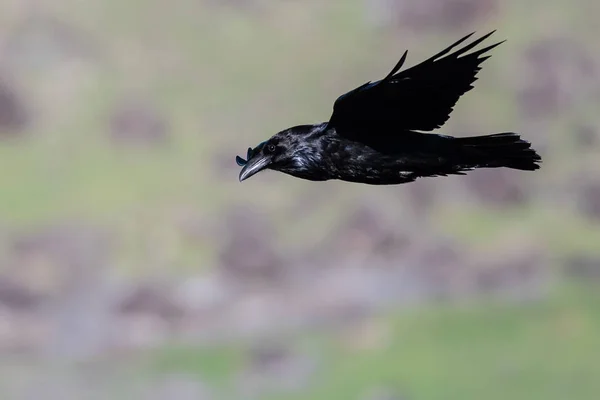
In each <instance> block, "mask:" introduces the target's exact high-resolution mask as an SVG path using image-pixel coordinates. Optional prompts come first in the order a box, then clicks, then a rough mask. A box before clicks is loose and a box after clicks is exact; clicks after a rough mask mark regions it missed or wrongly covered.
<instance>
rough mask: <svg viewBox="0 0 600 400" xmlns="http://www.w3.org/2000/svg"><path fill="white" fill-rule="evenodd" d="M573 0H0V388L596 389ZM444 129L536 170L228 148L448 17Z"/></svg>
mask: <svg viewBox="0 0 600 400" xmlns="http://www.w3.org/2000/svg"><path fill="white" fill-rule="evenodd" d="M597 11H598V4H597V2H595V1H593V0H576V1H571V2H565V1H556V0H550V1H540V0H528V1H516V0H505V1H500V0H420V1H419V2H416V1H408V0H404V1H402V0H343V1H342V0H339V1H338V0H334V1H318V0H287V1H276V0H222V1H219V0H193V1H191V0H174V1H172V2H167V1H158V0H147V1H140V0H127V1H115V0H105V1H99V0H88V1H85V2H83V1H73V0H54V1H49V2H40V1H20V0H3V1H2V2H1V3H0V188H2V189H1V196H0V261H1V263H0V266H1V268H0V354H1V357H0V370H1V374H0V398H2V399H8V400H12V399H19V400H20V399H37V398H44V399H50V400H52V399H60V400H63V399H64V400H70V399H86V400H87V399H153V400H154V399H155V400H165V399H170V400H171V399H172V400H188V399H195V400H196V399H201V400H207V399H208V400H217V399H243V400H246V399H273V400H279V399H281V400H283V399H290V400H291V399H315V400H337V399H339V400H352V399H356V400H437V399H439V400H442V399H443V400H450V399H457V400H458V399H460V400H468V399H473V400H475V399H477V400H479V399H490V400H491V399H507V398H510V399H513V400H519V399H523V400H525V399H526V400H537V399H540V400H542V399H543V400H550V399H557V400H559V399H560V400H562V399H572V400H586V399H590V400H591V399H597V398H598V394H599V393H600V361H599V359H598V355H599V354H600V291H599V288H600V174H599V172H600V117H599V116H598V109H599V108H598V107H599V106H600V45H599V44H598V41H597V38H598V37H599V36H600V26H599V25H598V24H597V14H598V13H597ZM492 29H498V32H497V33H496V34H495V35H494V36H493V39H495V40H503V39H508V41H507V42H506V43H505V44H503V45H502V46H500V47H498V48H497V49H495V50H494V52H493V57H492V58H491V59H490V60H488V61H486V62H485V63H484V67H483V70H482V71H481V72H480V73H479V78H480V80H479V81H477V83H476V88H475V90H473V91H471V92H469V93H468V94H467V95H465V96H464V97H463V98H462V99H461V100H460V102H459V103H458V105H457V107H456V108H455V111H454V113H453V115H452V118H451V120H450V121H449V123H448V124H447V125H446V126H445V127H444V129H443V130H441V132H443V133H446V134H452V135H456V136H465V135H470V134H485V133H495V132H503V131H517V132H520V133H521V134H522V135H523V136H524V138H526V139H527V140H530V141H531V142H532V143H533V145H534V147H535V148H536V149H537V150H538V151H539V152H540V154H541V155H542V157H543V159H544V162H543V168H542V169H541V170H539V171H537V172H535V173H525V172H519V171H509V170H482V171H474V172H472V173H469V174H468V175H467V176H462V177H449V178H432V179H424V180H421V181H419V182H415V183H411V184H408V185H401V186H389V187H375V186H364V185H354V184H348V183H343V182H321V183H311V182H305V181H301V180H297V179H292V178H290V177H288V176H285V175H283V174H278V173H268V172H267V173H263V174H260V175H258V176H256V177H254V178H252V179H251V180H249V181H247V182H244V183H243V184H240V183H239V182H238V180H237V175H238V172H239V167H237V166H236V165H235V161H234V157H235V155H236V154H241V155H244V154H245V150H246V148H247V147H248V146H255V145H256V144H257V143H258V142H260V141H262V140H264V139H266V138H268V137H269V136H271V135H272V134H274V133H276V132H277V131H279V130H282V129H284V128H287V127H290V126H293V125H298V124H303V123H313V122H322V121H326V120H327V119H328V118H329V116H330V113H331V108H332V104H333V101H334V100H335V99H336V98H337V97H338V96H339V95H340V94H342V93H344V92H346V91H348V90H350V89H352V88H354V87H356V86H358V85H360V84H362V83H364V82H366V81H368V80H376V79H379V78H381V77H383V76H385V75H386V74H387V73H388V72H389V70H390V69H391V68H392V67H393V65H395V63H396V62H397V60H398V58H399V57H400V55H401V54H402V52H403V51H404V50H405V49H408V50H409V55H408V61H407V65H413V64H415V63H417V62H419V61H421V60H423V59H425V58H426V57H429V56H430V55H432V54H434V53H435V52H437V51H439V50H441V49H442V48H444V47H446V46H447V45H449V44H451V43H453V42H454V41H456V40H457V39H459V38H460V37H462V36H464V35H465V34H467V33H470V32H471V31H477V32H478V33H479V34H483V33H486V32H487V31H489V30H492Z"/></svg>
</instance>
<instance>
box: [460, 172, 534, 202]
mask: <svg viewBox="0 0 600 400" xmlns="http://www.w3.org/2000/svg"><path fill="white" fill-rule="evenodd" d="M517 175H518V174H517V173H516V172H515V171H511V170H507V169H500V168H495V169H485V170H479V171H477V170H475V171H471V172H469V173H468V174H467V176H464V177H463V179H464V181H465V184H466V185H467V188H468V189H469V190H470V192H472V193H473V194H474V195H475V197H477V198H478V199H479V200H480V201H481V202H483V203H487V204H490V205H494V206H501V207H510V206H515V205H521V204H524V203H527V202H528V201H529V193H528V192H527V191H526V189H525V185H524V184H523V181H521V180H519V177H518V176H517Z"/></svg>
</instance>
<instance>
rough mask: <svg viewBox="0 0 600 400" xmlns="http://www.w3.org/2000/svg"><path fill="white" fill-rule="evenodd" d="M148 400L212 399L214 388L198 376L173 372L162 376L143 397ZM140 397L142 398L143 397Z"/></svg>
mask: <svg viewBox="0 0 600 400" xmlns="http://www.w3.org/2000/svg"><path fill="white" fill-rule="evenodd" d="M141 398H143V399H146V400H212V399H214V398H215V397H214V396H213V393H212V390H211V389H210V388H209V387H208V385H206V384H205V383H204V382H202V381H201V380H199V379H198V377H197V376H195V375H194V376H191V375H190V376H186V375H184V374H171V375H167V376H163V377H161V378H160V379H159V380H158V382H156V383H155V384H154V385H152V387H151V388H148V389H147V390H145V395H144V396H143V397H141ZM141 398H140V399H141Z"/></svg>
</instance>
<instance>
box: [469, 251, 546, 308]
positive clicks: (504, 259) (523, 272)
mask: <svg viewBox="0 0 600 400" xmlns="http://www.w3.org/2000/svg"><path fill="white" fill-rule="evenodd" d="M513 249H514V247H513ZM513 251H514V250H513ZM545 259H546V258H545V256H544V254H542V253H541V252H540V251H538V249H536V248H535V247H531V248H524V249H523V250H522V251H521V252H517V253H512V254H506V253H503V252H498V254H497V255H496V256H494V255H493V254H487V255H486V257H485V258H483V259H480V261H478V262H477V264H476V265H475V266H474V272H475V275H474V283H475V287H476V291H477V292H478V293H482V294H486V295H488V294H505V295H509V296H510V298H514V299H517V300H521V299H531V298H537V297H538V295H539V294H540V290H541V289H542V288H543V285H544V284H545V282H546V281H547V279H548V276H547V275H548V273H549V271H548V270H547V269H546V268H545V267H544V265H545Z"/></svg>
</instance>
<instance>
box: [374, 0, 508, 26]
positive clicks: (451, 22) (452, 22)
mask: <svg viewBox="0 0 600 400" xmlns="http://www.w3.org/2000/svg"><path fill="white" fill-rule="evenodd" d="M365 2H366V6H367V11H368V12H367V15H368V16H369V17H370V20H372V21H373V22H376V23H377V24H378V25H382V24H383V23H385V22H388V21H390V15H396V16H397V17H396V21H395V23H396V25H398V26H399V27H401V28H403V29H404V28H408V29H411V30H413V31H426V32H431V31H432V30H437V31H442V32H443V31H448V30H459V29H460V30H462V31H464V30H465V29H466V28H465V27H467V26H470V25H476V24H477V23H478V22H479V21H481V20H488V19H489V18H492V17H493V16H494V15H495V14H496V13H497V12H498V9H499V3H498V2H497V1H496V0H421V1H410V0H398V1H389V0H365Z"/></svg>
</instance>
